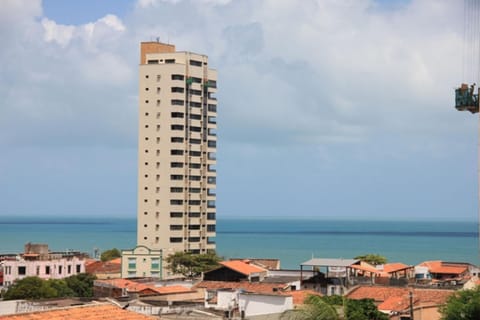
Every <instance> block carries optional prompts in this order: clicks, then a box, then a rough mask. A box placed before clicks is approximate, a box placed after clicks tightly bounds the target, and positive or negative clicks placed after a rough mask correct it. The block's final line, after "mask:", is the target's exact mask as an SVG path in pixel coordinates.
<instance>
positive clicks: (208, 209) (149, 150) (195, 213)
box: [137, 42, 217, 254]
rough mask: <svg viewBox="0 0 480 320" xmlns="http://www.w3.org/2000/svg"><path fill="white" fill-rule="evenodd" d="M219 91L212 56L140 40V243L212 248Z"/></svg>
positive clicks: (165, 247)
mask: <svg viewBox="0 0 480 320" xmlns="http://www.w3.org/2000/svg"><path fill="white" fill-rule="evenodd" d="M216 91H217V72H216V71H215V70H213V69H210V68H209V66H208V57H207V56H205V55H201V54H196V53H191V52H177V51H176V50H175V46H173V45H168V44H163V43H159V42H143V43H141V59H140V72H139V135H138V206H137V208H138V213H137V223H138V225H137V245H138V246H145V247H147V248H150V249H155V250H157V249H161V250H163V251H164V254H165V253H166V252H176V251H185V252H192V253H206V252H207V251H209V250H214V249H215V232H216V230H215V227H216V205H215V200H216V194H215V186H216V169H215V165H216V149H217V136H216V128H217V123H216V114H217V99H216V97H215V93H216ZM165 250H167V251H165Z"/></svg>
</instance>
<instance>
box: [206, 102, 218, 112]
mask: <svg viewBox="0 0 480 320" xmlns="http://www.w3.org/2000/svg"><path fill="white" fill-rule="evenodd" d="M208 111H210V112H217V106H216V105H215V104H209V105H208Z"/></svg>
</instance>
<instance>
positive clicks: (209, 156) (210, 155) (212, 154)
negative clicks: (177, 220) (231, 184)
mask: <svg viewBox="0 0 480 320" xmlns="http://www.w3.org/2000/svg"><path fill="white" fill-rule="evenodd" d="M208 159H209V160H216V159H217V155H216V153H215V152H209V153H208Z"/></svg>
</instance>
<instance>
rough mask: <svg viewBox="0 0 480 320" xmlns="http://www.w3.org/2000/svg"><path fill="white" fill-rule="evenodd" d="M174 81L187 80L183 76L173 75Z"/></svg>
mask: <svg viewBox="0 0 480 320" xmlns="http://www.w3.org/2000/svg"><path fill="white" fill-rule="evenodd" d="M172 80H185V77H184V76H183V75H182V74H172Z"/></svg>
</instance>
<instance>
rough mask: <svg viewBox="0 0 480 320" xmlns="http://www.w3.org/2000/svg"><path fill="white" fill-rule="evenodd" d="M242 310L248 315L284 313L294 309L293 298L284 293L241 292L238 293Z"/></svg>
mask: <svg viewBox="0 0 480 320" xmlns="http://www.w3.org/2000/svg"><path fill="white" fill-rule="evenodd" d="M238 305H239V309H240V311H244V312H245V316H246V317H251V316H259V315H267V314H275V313H282V312H284V311H287V310H292V309H293V298H292V297H291V296H284V295H263V294H250V293H240V294H239V295H238Z"/></svg>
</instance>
